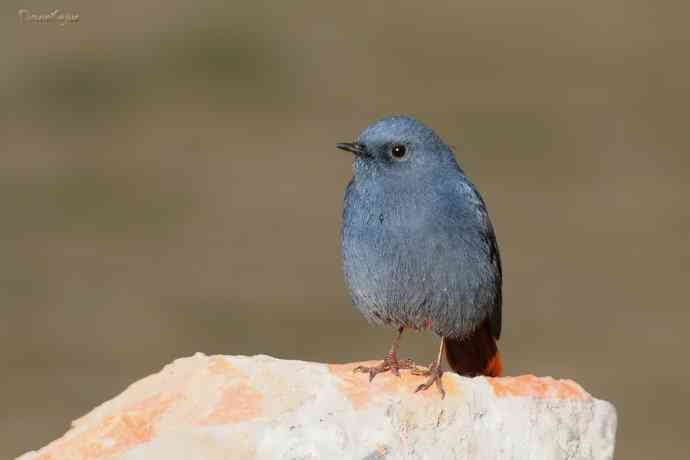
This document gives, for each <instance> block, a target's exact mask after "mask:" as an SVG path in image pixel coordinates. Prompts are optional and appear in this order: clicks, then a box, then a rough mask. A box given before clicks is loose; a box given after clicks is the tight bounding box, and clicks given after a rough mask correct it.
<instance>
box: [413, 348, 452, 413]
mask: <svg viewBox="0 0 690 460" xmlns="http://www.w3.org/2000/svg"><path fill="white" fill-rule="evenodd" d="M444 347H445V342H444V340H443V337H441V348H440V349H439V350H438V357H437V358H436V360H435V361H432V362H431V364H429V368H428V369H420V368H417V367H415V368H414V369H413V370H412V373H413V374H415V375H424V376H428V377H429V378H428V379H427V381H426V382H424V383H422V384H421V385H419V386H418V387H417V389H416V390H414V392H415V393H417V392H418V391H423V390H426V389H428V388H429V387H430V386H431V385H433V384H434V383H435V384H436V388H438V391H439V392H440V393H441V399H443V398H445V397H446V392H445V390H444V389H443V381H442V378H443V369H442V368H441V361H442V360H443V350H444Z"/></svg>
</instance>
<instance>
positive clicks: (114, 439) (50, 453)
mask: <svg viewBox="0 0 690 460" xmlns="http://www.w3.org/2000/svg"><path fill="white" fill-rule="evenodd" d="M176 399H178V396H177V395H169V394H168V395H166V394H159V395H155V396H151V397H149V398H146V399H144V400H143V401H140V402H138V403H137V404H134V405H132V406H129V407H127V408H125V409H124V410H123V411H122V414H121V415H116V416H112V415H111V416H108V417H105V418H104V419H103V420H101V421H100V423H98V424H96V425H94V426H92V427H89V428H88V429H86V430H84V431H81V432H79V431H77V432H76V433H75V435H74V436H69V433H68V434H67V435H66V436H65V437H63V438H61V439H59V440H57V441H54V442H52V443H51V444H48V445H47V446H46V447H45V448H44V449H42V450H44V451H45V452H43V453H41V455H40V456H39V457H38V459H37V460H51V459H53V458H74V457H78V458H90V459H97V458H102V457H105V456H109V455H114V454H117V453H119V452H123V451H125V450H127V449H129V448H130V447H133V446H135V445H137V444H141V443H143V442H146V441H148V440H150V439H151V438H152V437H153V435H154V431H155V425H156V422H157V421H158V420H159V419H160V417H161V416H162V415H163V414H164V413H165V412H166V410H167V409H168V408H169V407H170V406H171V404H172V403H173V402H174V401H175V400H176ZM75 430H78V428H75Z"/></svg>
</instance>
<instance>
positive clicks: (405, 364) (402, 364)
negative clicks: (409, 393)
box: [354, 326, 414, 382]
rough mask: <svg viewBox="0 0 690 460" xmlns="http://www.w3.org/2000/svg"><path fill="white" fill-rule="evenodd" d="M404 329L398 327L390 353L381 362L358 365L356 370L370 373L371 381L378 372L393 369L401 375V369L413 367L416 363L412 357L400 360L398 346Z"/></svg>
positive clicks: (393, 371)
mask: <svg viewBox="0 0 690 460" xmlns="http://www.w3.org/2000/svg"><path fill="white" fill-rule="evenodd" d="M404 330H405V328H404V327H402V326H401V327H400V328H399V329H398V333H397V334H396V336H395V339H393V344H392V345H391V349H390V350H389V351H388V354H387V355H386V357H385V358H384V359H383V361H382V362H381V364H379V365H378V366H373V367H367V366H358V367H356V368H355V369H354V372H362V373H364V374H369V381H370V382H371V381H372V380H374V377H376V375H377V374H380V373H382V372H388V371H391V372H392V373H393V374H395V375H396V376H398V377H400V369H413V368H414V363H413V362H412V360H411V359H405V360H403V361H399V360H398V347H399V345H400V337H402V333H403V331H404Z"/></svg>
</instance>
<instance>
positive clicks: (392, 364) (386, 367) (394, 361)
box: [353, 354, 417, 382]
mask: <svg viewBox="0 0 690 460" xmlns="http://www.w3.org/2000/svg"><path fill="white" fill-rule="evenodd" d="M416 368H417V366H416V365H415V363H414V362H413V361H412V360H411V359H404V360H402V361H399V360H398V358H397V357H396V356H395V355H391V354H389V355H387V356H386V357H385V358H384V360H383V361H381V364H379V365H378V366H372V367H368V366H357V367H356V368H354V369H353V372H361V373H363V374H369V381H370V382H371V381H372V380H374V377H376V376H377V375H378V374H382V373H384V372H388V371H390V372H392V373H393V374H394V375H395V376H396V377H400V369H416Z"/></svg>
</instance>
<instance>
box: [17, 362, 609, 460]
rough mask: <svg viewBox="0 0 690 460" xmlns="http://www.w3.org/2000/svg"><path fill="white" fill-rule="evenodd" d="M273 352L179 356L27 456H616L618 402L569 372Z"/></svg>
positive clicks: (133, 459)
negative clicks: (469, 368) (434, 380)
mask: <svg viewBox="0 0 690 460" xmlns="http://www.w3.org/2000/svg"><path fill="white" fill-rule="evenodd" d="M359 364H362V363H353V364H343V365H327V364H318V363H307V362H301V361H285V360H278V359H274V358H271V357H268V356H254V357H245V356H204V355H202V354H197V355H195V356H193V357H190V358H183V359H178V360H177V361H175V362H174V363H172V364H170V365H168V366H166V367H165V368H164V369H163V370H162V371H161V372H159V373H158V374H155V375H151V376H149V377H146V378H144V379H142V380H140V381H139V382H136V383H134V384H133V385H131V386H130V387H129V388H128V389H127V390H125V391H124V392H123V393H122V394H120V395H119V396H117V397H115V398H114V399H112V400H110V401H108V402H106V403H104V404H102V405H101V406H99V407H97V408H96V409H94V410H93V411H91V412H90V413H89V414H87V415H85V416H84V417H82V418H80V419H78V420H76V421H75V422H74V423H73V427H72V429H71V430H70V431H68V432H67V433H66V434H65V435H64V436H63V437H62V438H60V439H58V440H56V441H54V442H52V443H50V444H49V445H47V446H46V447H44V448H42V449H41V450H39V451H37V452H29V453H27V454H24V455H23V456H21V457H19V459H21V460H58V459H69V460H72V459H75V460H77V459H108V460H114V459H122V460H143V459H147V460H150V459H154V460H155V459H166V460H178V459H179V460H183V459H184V460H189V459H205V460H216V459H295V460H296V459H330V458H333V459H340V458H344V459H363V460H383V459H387V460H393V459H424V458H428V459H455V458H457V459H532V460H537V459H569V460H575V459H610V458H613V449H614V438H615V431H616V411H615V409H614V407H613V406H612V405H611V404H610V403H608V402H606V401H601V400H598V399H594V398H592V397H591V396H590V395H589V394H588V393H587V392H586V391H585V390H583V389H582V388H581V387H580V386H579V385H578V384H576V383H574V382H572V381H569V380H554V379H552V378H548V377H547V378H537V377H534V376H530V375H527V376H520V377H504V378H493V379H492V378H484V377H477V378H474V379H469V378H463V377H460V376H458V375H455V374H452V373H446V374H444V376H443V382H444V386H445V389H446V392H447V396H446V398H445V399H443V400H441V399H440V397H439V394H438V393H437V392H436V390H435V388H433V387H432V388H431V389H430V390H428V391H426V392H423V393H418V394H415V393H413V390H414V389H415V388H416V386H417V385H418V384H419V383H421V382H422V381H423V380H424V378H423V377H418V376H414V375H411V374H409V373H407V372H403V373H402V376H401V377H395V376H393V375H389V374H381V375H378V376H377V377H376V379H374V381H373V382H372V383H368V382H367V376H365V375H362V374H354V373H353V372H352V369H353V368H354V367H356V366H357V365H359Z"/></svg>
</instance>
